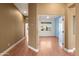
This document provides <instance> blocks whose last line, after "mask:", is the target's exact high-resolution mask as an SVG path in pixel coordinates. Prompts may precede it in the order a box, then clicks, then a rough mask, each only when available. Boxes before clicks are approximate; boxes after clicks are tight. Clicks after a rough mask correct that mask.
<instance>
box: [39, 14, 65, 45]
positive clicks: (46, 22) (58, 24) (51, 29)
mask: <svg viewBox="0 0 79 59" xmlns="http://www.w3.org/2000/svg"><path fill="white" fill-rule="evenodd" d="M38 31H39V36H55V37H57V38H58V41H59V42H58V43H59V46H60V47H62V46H63V44H64V16H53V15H40V16H39V20H38Z"/></svg>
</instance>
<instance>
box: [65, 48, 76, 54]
mask: <svg viewBox="0 0 79 59" xmlns="http://www.w3.org/2000/svg"><path fill="white" fill-rule="evenodd" d="M64 51H66V52H69V53H73V52H74V51H75V48H72V49H67V48H64Z"/></svg>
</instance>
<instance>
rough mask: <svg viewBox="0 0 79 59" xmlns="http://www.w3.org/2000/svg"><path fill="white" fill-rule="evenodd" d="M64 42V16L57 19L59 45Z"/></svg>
mask: <svg viewBox="0 0 79 59" xmlns="http://www.w3.org/2000/svg"><path fill="white" fill-rule="evenodd" d="M63 44H64V18H63V17H61V18H60V19H59V45H60V46H61V47H62V45H63Z"/></svg>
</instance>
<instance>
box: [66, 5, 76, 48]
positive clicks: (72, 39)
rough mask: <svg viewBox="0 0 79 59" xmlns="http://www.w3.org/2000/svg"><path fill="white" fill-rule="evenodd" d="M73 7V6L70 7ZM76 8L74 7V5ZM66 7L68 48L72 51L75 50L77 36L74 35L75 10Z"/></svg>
mask: <svg viewBox="0 0 79 59" xmlns="http://www.w3.org/2000/svg"><path fill="white" fill-rule="evenodd" d="M70 6H71V5H70ZM73 6H74V5H73ZM73 6H72V7H69V5H68V6H67V7H66V20H65V23H66V26H65V27H66V32H65V33H66V40H65V41H66V42H65V43H66V48H68V49H72V48H75V34H74V33H73V16H75V8H74V7H73Z"/></svg>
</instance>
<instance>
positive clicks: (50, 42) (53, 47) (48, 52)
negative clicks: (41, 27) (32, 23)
mask: <svg viewBox="0 0 79 59" xmlns="http://www.w3.org/2000/svg"><path fill="white" fill-rule="evenodd" d="M8 55H10V56H73V55H74V53H66V52H65V51H64V50H63V49H62V48H60V47H59V46H58V40H57V38H56V37H40V51H39V52H38V53H35V52H34V51H32V50H31V49H29V48H28V47H27V42H26V40H25V39H24V40H23V41H22V42H21V43H19V44H18V45H17V46H16V47H15V48H13V49H12V50H11V51H9V52H8Z"/></svg>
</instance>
